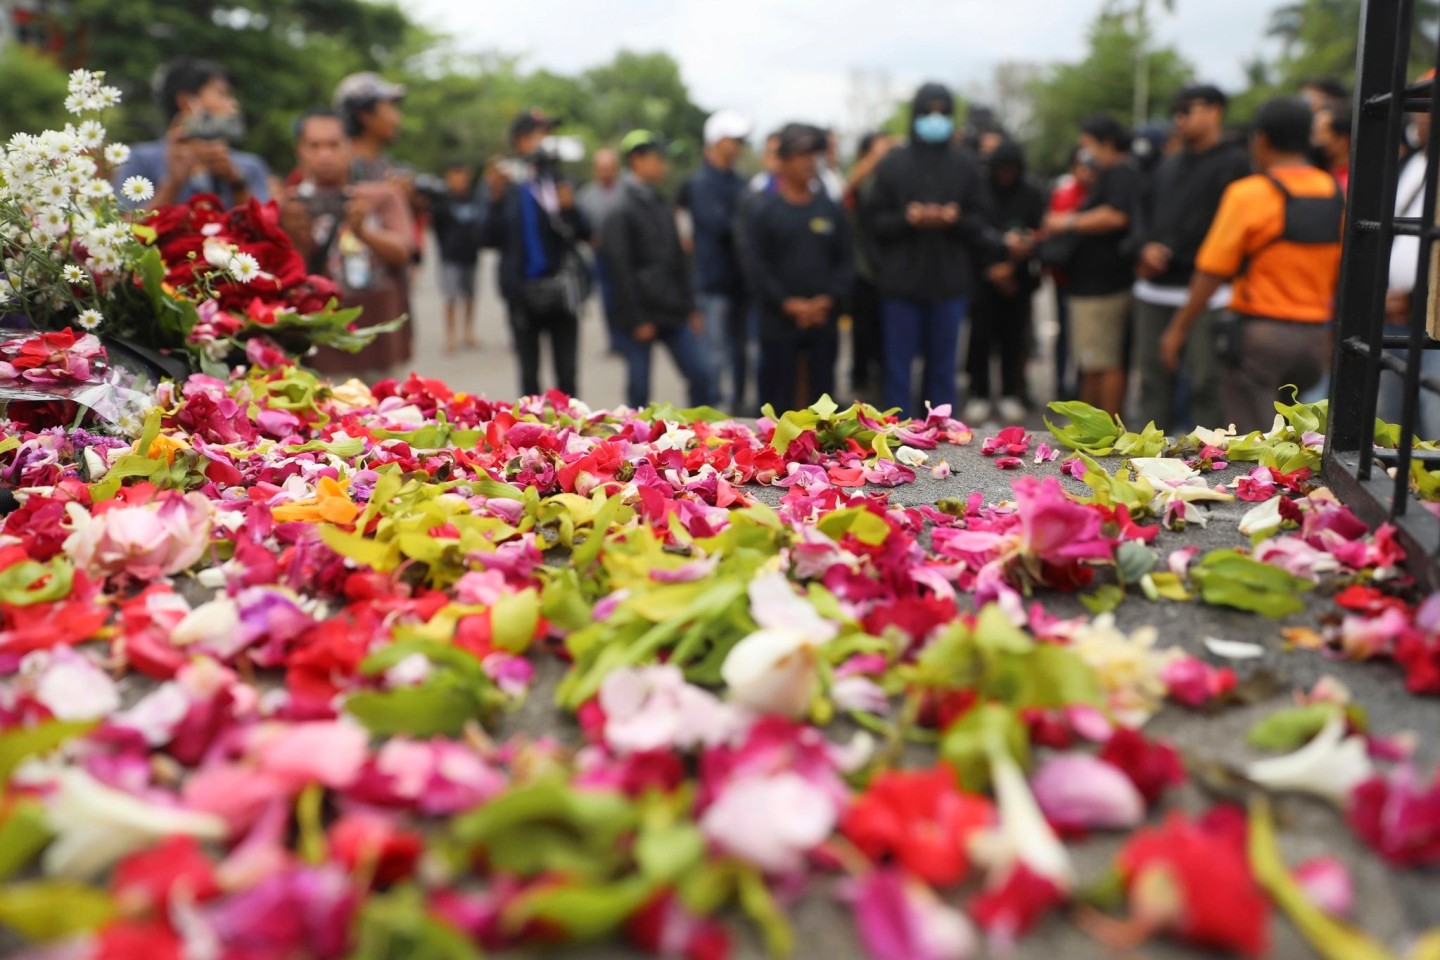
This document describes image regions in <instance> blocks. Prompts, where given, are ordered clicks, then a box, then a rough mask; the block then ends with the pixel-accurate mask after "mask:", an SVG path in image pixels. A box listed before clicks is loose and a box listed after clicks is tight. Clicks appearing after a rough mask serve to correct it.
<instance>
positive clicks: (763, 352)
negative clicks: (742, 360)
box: [760, 320, 840, 413]
mask: <svg viewBox="0 0 1440 960" xmlns="http://www.w3.org/2000/svg"><path fill="white" fill-rule="evenodd" d="M839 353H840V333H839V331H838V330H837V329H836V328H835V321H834V320H830V321H828V322H827V323H826V324H825V326H823V327H817V328H815V329H813V330H801V331H799V332H798V333H796V334H795V335H794V336H791V337H786V338H784V339H771V340H761V341H760V402H761V403H762V404H764V403H768V404H772V405H773V406H774V407H775V412H776V413H784V412H785V411H787V410H796V409H800V408H803V407H808V406H809V405H810V404H812V403H814V402H815V401H816V400H819V399H820V395H821V394H825V393H828V394H830V395H831V396H832V397H833V396H834V395H835V360H836V357H837V356H838V355H839ZM802 371H803V372H802ZM802 376H803V378H804V384H803V386H804V390H803V391H801V389H800V387H801V378H802Z"/></svg>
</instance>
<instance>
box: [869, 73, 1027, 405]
mask: <svg viewBox="0 0 1440 960" xmlns="http://www.w3.org/2000/svg"><path fill="white" fill-rule="evenodd" d="M954 137H955V101H954V98H953V97H952V96H951V94H950V91H949V90H948V89H947V88H946V87H944V86H942V85H940V84H938V83H927V84H925V85H924V86H922V87H921V88H920V89H919V90H918V91H917V92H916V94H915V101H914V104H913V110H912V118H911V123H910V142H909V143H907V144H905V145H904V146H901V147H897V148H896V149H894V150H892V151H890V153H889V154H888V155H887V156H886V157H885V159H884V160H883V161H881V163H880V166H879V168H878V169H877V170H876V172H875V185H874V187H873V188H872V190H871V193H870V198H869V201H868V204H867V206H868V218H867V220H868V223H869V225H870V229H871V232H872V234H873V236H874V238H875V242H876V247H877V253H878V262H877V264H876V279H877V281H878V283H879V286H880V293H881V296H882V297H883V298H884V305H883V308H882V315H883V321H882V323H883V330H882V339H883V342H884V352H885V383H884V388H883V390H882V391H881V395H882V398H883V405H884V406H886V407H895V408H898V409H899V410H900V412H901V414H902V415H909V414H911V413H916V412H922V411H918V410H917V408H916V405H915V391H914V384H913V382H912V379H911V371H912V367H913V366H914V364H915V359H916V357H918V356H923V357H924V358H925V375H924V383H923V385H922V389H921V396H920V399H921V400H922V401H928V402H930V403H932V404H935V405H941V404H951V405H953V404H954V402H955V369H956V359H957V357H958V355H959V350H960V326H961V324H962V323H963V322H964V319H965V311H966V309H967V306H968V304H969V302H970V299H971V297H973V296H974V293H975V267H974V264H975V262H976V261H979V262H982V263H989V262H991V261H993V260H995V259H997V258H998V256H999V248H1000V246H1001V244H1000V243H999V241H998V238H995V237H994V236H993V234H992V232H991V231H990V229H989V227H988V226H987V225H986V223H985V217H984V210H985V187H984V183H983V181H982V180H981V176H980V168H979V166H978V165H977V164H976V162H975V161H974V160H973V159H972V158H971V157H970V156H969V154H967V153H965V152H964V151H963V150H961V149H959V148H958V147H957V146H955V144H954V143H953V140H954Z"/></svg>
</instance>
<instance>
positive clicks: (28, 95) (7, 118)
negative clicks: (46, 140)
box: [0, 44, 66, 140]
mask: <svg viewBox="0 0 1440 960" xmlns="http://www.w3.org/2000/svg"><path fill="white" fill-rule="evenodd" d="M65 85H66V79H65V71H64V70H62V69H60V68H59V67H58V66H56V65H55V64H54V63H53V62H52V61H51V60H49V59H47V58H46V57H43V56H41V55H40V54H38V53H36V52H34V51H32V50H30V49H28V48H26V47H22V46H20V45H18V44H12V45H10V46H9V47H7V48H6V49H5V50H4V51H3V52H0V90H4V91H5V108H4V109H3V110H0V139H5V140H8V139H9V138H10V135H11V134H14V133H20V132H21V131H26V132H30V133H34V132H36V131H38V130H45V129H49V128H50V127H53V126H54V125H55V121H56V120H57V119H58V118H60V117H63V116H64V115H65V107H64V103H65Z"/></svg>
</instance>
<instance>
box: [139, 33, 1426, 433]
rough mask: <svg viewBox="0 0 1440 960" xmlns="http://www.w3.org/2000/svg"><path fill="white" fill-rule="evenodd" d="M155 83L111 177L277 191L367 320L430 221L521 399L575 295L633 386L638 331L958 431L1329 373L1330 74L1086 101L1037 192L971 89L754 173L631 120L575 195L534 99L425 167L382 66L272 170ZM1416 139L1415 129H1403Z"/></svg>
mask: <svg viewBox="0 0 1440 960" xmlns="http://www.w3.org/2000/svg"><path fill="white" fill-rule="evenodd" d="M156 89H157V96H158V97H159V100H160V105H161V106H162V108H163V110H164V112H165V114H166V116H167V117H169V118H170V125H169V127H168V129H167V131H166V133H165V135H164V136H163V137H162V138H160V139H158V140H156V141H154V142H153V143H149V144H140V145H136V147H135V149H134V152H133V153H132V156H131V160H130V162H129V164H128V165H127V166H126V167H125V168H124V169H122V170H121V171H119V173H118V176H120V177H121V178H123V177H127V176H130V175H133V174H141V175H144V176H147V177H149V178H150V179H151V180H152V181H153V182H154V183H155V184H156V198H155V202H156V203H168V202H175V201H183V200H186V199H188V198H189V197H191V196H194V195H196V194H198V193H214V194H217V195H218V196H219V197H220V198H221V201H222V202H223V203H226V204H234V203H243V202H245V201H247V200H249V199H251V198H254V199H256V200H261V201H263V200H267V199H270V198H274V199H276V200H277V201H278V210H279V222H280V226H281V227H282V228H283V229H284V230H285V231H286V232H287V233H288V234H289V235H290V236H291V237H292V239H293V240H294V241H295V243H296V245H297V247H298V248H299V249H300V251H301V253H302V254H303V255H304V256H305V257H306V258H307V261H308V262H309V264H310V267H311V269H312V270H313V271H315V272H319V273H324V274H326V275H328V276H330V277H331V278H332V279H334V280H335V281H336V282H337V283H338V284H339V285H340V287H341V289H342V291H343V292H344V295H345V301H346V305H358V306H363V307H364V308H365V310H366V314H367V320H368V321H383V320H387V319H390V318H392V317H394V316H398V315H399V314H401V313H405V312H408V311H409V309H410V306H409V305H410V301H411V289H412V283H413V282H414V278H415V269H414V268H415V266H416V264H417V263H418V262H419V256H420V251H421V250H423V249H425V248H426V246H427V244H426V242H425V240H426V238H425V231H427V230H428V231H431V232H433V234H434V243H433V245H432V247H431V249H433V250H434V252H435V254H436V256H437V257H438V260H439V263H438V276H439V278H440V284H441V293H442V300H443V304H444V317H443V322H444V330H445V348H446V351H447V353H448V352H453V351H456V350H463V349H473V348H476V347H478V346H479V340H478V338H477V336H476V290H477V265H478V262H479V257H480V253H481V251H482V250H485V249H492V250H494V251H496V252H497V253H498V287H499V290H500V293H501V296H502V298H503V300H504V302H505V306H506V313H507V319H508V329H509V338H510V346H511V348H512V350H513V353H514V356H515V359H516V365H517V368H518V374H519V377H518V384H517V385H518V388H519V390H520V391H521V392H522V393H525V394H533V393H538V392H540V391H541V390H543V389H544V388H546V387H547V386H553V387H557V388H558V389H560V390H562V391H565V392H567V393H571V394H576V393H578V392H579V391H581V389H582V384H581V383H580V382H579V370H578V357H579V338H580V326H581V324H580V316H581V314H582V310H583V309H584V305H585V304H586V303H587V302H588V301H589V300H590V298H592V297H593V298H594V299H595V301H596V302H597V303H598V304H599V306H600V308H601V310H602V312H603V316H604V318H605V326H606V331H607V333H606V336H607V341H608V342H607V347H608V349H609V351H610V352H611V353H612V354H614V355H615V356H617V357H619V358H621V359H623V362H624V363H625V365H626V371H627V375H626V386H625V402H626V403H627V404H629V405H630V406H634V407H642V406H644V405H646V404H647V403H648V402H649V401H650V400H651V396H650V394H651V369H652V361H653V354H654V348H655V346H656V345H657V344H658V345H663V346H664V348H665V351H666V352H667V353H668V354H669V355H670V357H671V359H672V360H673V361H674V363H675V366H676V367H677V368H678V370H679V371H680V373H681V375H682V376H683V377H684V379H685V382H686V385H687V397H686V400H687V402H688V403H689V404H691V405H697V406H698V405H702V404H710V405H716V406H719V407H722V408H723V409H726V410H729V411H731V412H733V413H737V414H753V413H755V412H757V411H758V409H759V408H760V407H761V405H763V404H771V405H773V406H774V407H775V408H776V409H777V410H780V409H786V408H792V407H797V406H804V405H808V404H810V403H812V402H814V401H815V400H816V399H817V398H818V397H819V396H821V395H822V394H826V393H829V394H832V395H834V396H835V397H836V399H837V400H843V399H849V398H850V397H851V396H854V397H858V398H863V399H868V400H873V401H875V402H877V403H878V404H880V405H881V406H882V407H884V408H896V409H898V410H900V411H902V412H903V413H905V414H910V415H923V414H924V413H925V411H926V409H927V408H933V407H936V406H941V405H950V406H951V407H952V409H953V410H954V412H955V413H956V414H958V415H960V416H961V417H962V419H965V420H966V421H967V422H971V423H972V424H984V423H989V422H995V421H1004V422H1020V421H1022V420H1023V419H1024V418H1025V417H1026V415H1027V413H1028V412H1029V411H1030V410H1031V409H1033V407H1034V406H1035V405H1036V403H1037V400H1039V399H1045V398H1047V397H1050V396H1053V397H1060V398H1067V397H1072V396H1078V397H1079V398H1080V399H1083V400H1085V401H1087V402H1089V403H1092V404H1094V405H1096V406H1098V407H1101V408H1104V409H1106V410H1109V411H1112V412H1115V413H1121V414H1134V415H1135V419H1136V421H1137V422H1138V423H1140V424H1143V423H1145V422H1150V421H1153V422H1154V423H1155V424H1156V425H1157V426H1160V427H1161V428H1162V429H1173V428H1188V427H1189V426H1193V425H1195V424H1196V423H1200V424H1222V425H1223V424H1227V423H1234V424H1236V425H1237V426H1238V427H1240V428H1241V429H1242V430H1243V429H1253V428H1256V427H1265V426H1268V425H1269V421H1270V419H1271V412H1272V407H1271V404H1272V402H1273V401H1274V400H1275V399H1277V398H1278V397H1279V396H1280V390H1281V388H1282V387H1283V386H1285V385H1287V384H1289V385H1294V386H1295V387H1296V388H1297V389H1299V390H1300V391H1302V392H1305V391H1316V390H1322V389H1323V386H1324V380H1325V378H1326V375H1327V372H1328V369H1329V356H1330V339H1331V336H1330V329H1329V327H1330V321H1331V320H1332V319H1333V315H1334V309H1335V288H1336V282H1337V275H1338V269H1339V259H1340V244H1341V231H1342V224H1343V210H1344V197H1345V191H1346V187H1347V184H1348V178H1349V169H1348V164H1349V157H1350V137H1351V115H1350V107H1349V104H1348V95H1347V93H1346V91H1345V90H1343V89H1342V88H1340V87H1339V85H1338V84H1335V83H1333V82H1328V81H1317V82H1316V83H1314V84H1310V85H1307V87H1306V88H1305V89H1304V90H1303V91H1301V92H1300V94H1301V95H1300V96H1297V97H1293V98H1279V99H1275V100H1271V101H1269V102H1267V103H1265V104H1263V105H1262V106H1261V107H1260V108H1259V109H1258V110H1257V111H1256V112H1255V114H1254V116H1253V119H1252V121H1251V123H1250V124H1249V125H1248V126H1247V127H1245V128H1237V127H1234V126H1232V125H1230V124H1229V123H1228V122H1227V108H1228V101H1227V98H1226V96H1225V94H1224V93H1223V92H1222V91H1221V90H1219V89H1218V88H1216V87H1214V86H1210V85H1197V86H1191V87H1187V88H1186V89H1184V90H1182V91H1180V92H1179V93H1178V94H1177V95H1176V96H1175V98H1174V99H1173V102H1172V103H1171V105H1170V106H1171V109H1170V122H1169V123H1167V124H1164V125H1154V126H1150V127H1146V128H1143V129H1140V130H1131V129H1128V128H1127V127H1126V126H1125V125H1123V124H1121V123H1120V122H1118V121H1117V120H1116V119H1114V118H1113V117H1109V116H1096V117H1093V118H1091V119H1089V120H1087V121H1086V122H1085V123H1084V124H1082V125H1081V127H1080V129H1079V130H1078V131H1077V139H1076V143H1075V148H1074V151H1073V153H1072V156H1071V158H1070V163H1069V168H1068V170H1067V171H1066V172H1065V173H1064V174H1063V175H1062V176H1061V177H1059V178H1058V179H1057V180H1056V181H1054V182H1053V183H1050V184H1042V183H1041V181H1039V180H1038V179H1037V178H1036V177H1034V176H1033V175H1032V173H1031V172H1030V171H1029V170H1028V169H1027V162H1026V152H1025V149H1024V147H1023V146H1022V145H1021V144H1020V143H1019V142H1017V141H1016V140H1015V139H1013V138H1011V137H1010V136H1009V135H1008V134H1007V132H1006V131H1005V130H1004V129H1003V127H1002V126H1001V125H1000V124H999V123H998V122H996V121H995V119H994V117H993V116H992V115H990V114H989V113H988V112H987V111H984V110H971V111H970V115H969V118H968V120H967V122H966V123H964V124H961V123H959V122H958V118H957V116H956V114H957V110H956V103H955V98H954V96H953V95H952V94H951V92H950V91H949V90H948V89H947V88H946V87H944V86H943V85H940V84H934V83H927V84H925V85H923V86H921V87H920V88H919V89H918V90H917V91H916V93H915V96H914V99H913V102H912V103H911V106H910V111H909V118H908V121H909V122H908V127H907V130H906V133H905V135H903V136H891V135H887V134H883V133H878V132H877V133H873V134H870V135H867V136H865V137H863V138H862V139H861V140H860V142H859V144H858V150H857V151H856V154H855V156H854V159H853V162H852V163H851V164H849V167H848V171H847V170H842V165H841V162H840V158H839V151H838V145H837V142H836V137H835V136H834V134H833V133H832V132H830V131H826V130H824V129H822V128H820V127H818V126H815V125H811V124H807V123H800V122H796V123H789V124H786V125H785V126H783V127H782V128H781V129H779V130H776V131H774V132H773V133H771V134H770V135H769V136H767V137H766V138H765V141H764V149H763V153H762V154H761V156H760V164H761V168H762V169H761V171H760V173H758V174H755V175H754V176H746V175H744V174H742V170H743V169H745V154H746V151H747V149H748V147H749V144H750V142H751V140H752V138H753V137H754V135H755V133H756V131H755V130H754V128H753V126H752V124H751V123H750V121H749V120H748V119H747V118H746V117H744V116H742V115H740V114H738V113H735V112H734V111H730V110H721V111H718V112H716V113H714V114H713V115H711V116H710V117H709V119H708V120H707V122H706V124H705V128H704V155H703V158H702V160H701V162H700V163H699V165H698V167H697V168H696V169H695V170H694V171H693V173H691V174H690V175H688V176H687V177H685V178H684V179H683V182H680V183H679V184H678V190H675V191H673V195H671V193H667V187H668V186H675V185H676V181H675V179H674V176H673V171H672V163H673V159H674V149H673V147H672V145H671V144H669V143H667V142H666V141H665V139H664V138H663V137H661V136H659V135H657V134H656V133H654V132H652V131H649V130H644V129H637V130H632V131H630V132H629V133H628V134H626V135H625V136H624V137H623V138H622V139H621V140H619V142H618V143H615V144H614V145H612V146H609V147H606V148H602V149H600V150H598V151H597V152H596V153H595V154H594V156H593V158H592V162H593V177H592V178H591V179H590V180H589V181H588V182H586V183H585V184H584V185H583V186H578V187H577V186H576V185H575V184H573V183H572V181H571V180H570V178H569V177H568V176H567V175H566V172H565V164H564V163H563V162H562V160H561V157H560V155H559V153H558V152H557V150H556V149H555V146H554V142H555V138H554V132H555V130H556V128H557V127H558V126H559V124H560V120H559V119H558V118H555V117H551V116H547V115H546V114H545V113H544V112H542V111H540V110H526V111H524V112H522V113H520V114H519V115H518V116H516V117H515V118H514V120H513V121H512V122H511V124H510V127H509V130H508V142H509V146H510V150H509V152H508V156H507V157H504V158H500V157H496V158H491V159H490V160H489V161H488V162H486V163H485V164H484V166H483V169H478V170H477V169H476V167H477V165H476V164H475V163H474V162H473V160H465V159H462V160H459V161H457V162H455V163H452V164H451V165H450V166H449V167H448V168H447V169H446V170H444V171H443V172H442V176H440V177H434V178H428V177H416V176H415V175H414V174H413V172H412V171H409V170H407V169H405V168H404V167H402V166H400V165H397V164H396V163H394V162H393V161H392V160H391V159H390V156H389V151H390V149H391V147H392V145H393V144H394V143H395V141H396V138H397V137H398V136H399V133H400V129H401V123H400V121H401V113H400V109H401V104H402V101H403V99H404V96H405V93H406V91H405V89H404V87H403V86H400V85H398V84H394V83H390V82H388V81H386V80H385V79H384V78H382V77H380V76H378V75H376V74H373V73H362V74H356V75H352V76H350V77H347V78H346V79H345V80H344V81H343V82H342V83H341V84H340V85H339V87H338V88H337V90H336V91H335V95H334V98H333V102H332V103H331V104H330V105H328V106H326V107H321V108H316V109H314V110H311V111H309V112H307V113H306V114H305V115H303V116H302V117H300V118H299V119H298V120H297V121H296V123H295V128H294V129H295V140H296V162H295V166H294V169H293V170H292V171H291V172H290V173H289V174H288V175H287V176H285V177H284V178H283V179H278V178H276V177H275V176H273V175H271V173H270V172H269V171H268V170H267V169H266V167H265V164H264V163H263V162H262V161H261V160H260V159H259V158H257V157H255V156H253V155H250V154H247V153H244V152H242V151H240V150H238V149H236V145H237V144H239V143H241V142H243V123H242V121H241V113H240V110H239V106H238V104H237V103H236V101H235V97H234V95H233V93H232V91H231V89H230V84H229V78H228V75H227V74H226V72H225V70H224V68H223V67H222V66H220V65H218V64H214V63H208V62H204V61H195V60H182V61H177V62H175V63H173V64H172V65H170V67H169V68H168V69H167V70H166V71H164V72H163V74H162V75H161V77H160V78H159V80H158V81H157V87H156ZM1425 119H1426V118H1425V117H1423V116H1417V117H1416V121H1415V122H1416V124H1417V126H1418V125H1422V124H1423V123H1424V121H1425ZM1424 135H1425V131H1424V130H1423V129H1417V130H1412V131H1411V133H1410V136H1409V141H1410V143H1411V144H1412V148H1411V149H1413V148H1414V146H1418V145H1419V144H1420V143H1422V142H1423V138H1424ZM1417 164H1418V165H1417ZM751 169H753V167H752V168H751ZM1425 182H1426V176H1425V166H1424V154H1423V151H1415V156H1414V158H1413V159H1412V160H1411V161H1410V162H1409V163H1408V164H1407V165H1406V166H1405V167H1404V168H1403V169H1402V172H1401V176H1400V189H1399V196H1397V198H1396V209H1397V212H1400V213H1402V214H1403V213H1406V212H1408V211H1410V210H1411V209H1412V208H1413V209H1418V208H1419V206H1420V204H1421V202H1422V201H1423V197H1422V194H1423V188H1424V184H1425ZM1412 253H1413V251H1412ZM1405 259H1406V258H1405V256H1404V249H1403V247H1402V245H1401V244H1400V243H1399V242H1397V253H1396V269H1395V270H1392V283H1391V285H1392V287H1393V291H1392V298H1391V304H1390V308H1391V310H1392V311H1393V312H1394V313H1395V315H1396V317H1399V316H1401V315H1403V313H1404V311H1405V310H1406V309H1407V300H1408V291H1409V290H1410V289H1413V287H1414V266H1415V265H1414V263H1413V262H1411V263H1410V264H1409V273H1408V275H1407V274H1406V271H1405V269H1404V263H1403V261H1404V260H1405ZM1413 259H1414V257H1413V256H1412V257H1410V260H1411V261H1413ZM1046 278H1049V279H1050V280H1051V281H1052V282H1051V283H1049V284H1046V283H1044V281H1045V279H1046ZM1042 290H1047V291H1053V296H1054V297H1055V303H1054V311H1053V313H1054V316H1055V317H1056V318H1057V320H1058V331H1059V333H1058V336H1056V337H1054V338H1045V341H1047V342H1049V343H1050V344H1052V345H1053V346H1052V348H1051V353H1050V356H1049V357H1048V359H1049V367H1050V368H1051V369H1052V370H1053V381H1051V382H1048V383H1046V384H1043V385H1040V384H1036V383H1033V382H1032V376H1031V374H1032V373H1033V372H1034V369H1035V368H1034V367H1032V364H1031V361H1033V360H1036V359H1039V354H1040V351H1041V344H1042V338H1041V337H1040V336H1039V331H1037V329H1036V323H1035V322H1034V309H1033V308H1034V305H1035V303H1036V300H1037V296H1039V295H1040V293H1041V292H1042ZM846 336H848V338H849V349H848V350H845V351H842V349H841V345H842V338H843V337H846ZM410 344H411V335H410V333H409V331H408V330H403V329H402V330H401V331H398V332H396V333H392V334H387V335H385V336H383V337H381V338H380V339H379V340H377V342H376V343H375V344H373V345H372V346H370V347H369V348H367V349H366V350H365V351H363V352H362V353H361V354H359V355H343V354H339V353H331V354H325V355H321V356H317V357H315V358H313V360H314V363H315V365H316V366H318V367H319V368H320V369H322V370H326V371H329V372H336V373H342V372H343V373H358V374H361V375H372V376H379V375H383V374H385V373H388V372H393V371H395V370H396V369H397V368H399V367H401V366H403V365H405V364H407V363H408V362H409V361H410V359H411V346H410ZM547 351H548V354H549V356H550V358H551V362H552V367H553V370H552V371H551V376H550V377H548V378H547V377H542V371H541V357H542V353H544V352H547ZM842 355H848V356H849V358H850V361H851V362H850V366H849V369H847V370H846V371H844V375H843V376H841V371H839V370H838V369H837V367H838V365H839V358H840V357H841V356H842ZM1127 404H1128V405H1130V406H1132V407H1133V410H1127V409H1126V408H1127ZM1383 412H1384V411H1383V408H1382V415H1383ZM1436 419H1437V420H1440V416H1437V418H1436Z"/></svg>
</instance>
